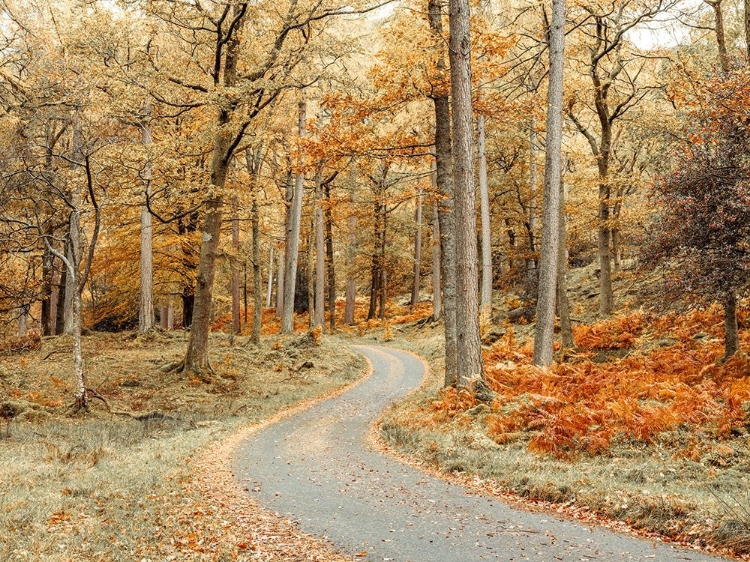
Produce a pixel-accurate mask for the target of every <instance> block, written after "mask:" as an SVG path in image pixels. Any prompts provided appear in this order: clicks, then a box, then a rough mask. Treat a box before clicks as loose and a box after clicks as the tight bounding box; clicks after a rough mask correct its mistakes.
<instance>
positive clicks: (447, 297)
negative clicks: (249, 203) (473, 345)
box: [427, 0, 458, 386]
mask: <svg viewBox="0 0 750 562" xmlns="http://www.w3.org/2000/svg"><path fill="white" fill-rule="evenodd" d="M427 8H428V16H429V21H430V29H431V31H432V33H433V34H434V35H435V36H436V40H437V44H438V45H439V48H441V49H442V45H443V41H444V38H443V20H442V11H441V0H428V5H427ZM437 67H438V71H439V72H440V73H441V74H447V72H446V65H445V59H444V57H443V56H442V55H441V56H440V57H438V63H437ZM447 90H448V88H447V87H446V89H445V90H444V91H443V90H437V91H436V93H435V94H433V96H432V102H433V106H434V110H435V182H436V184H437V187H438V191H439V193H440V198H441V200H440V202H439V203H438V222H439V226H440V246H441V252H440V253H441V260H440V273H441V277H442V282H443V315H444V318H445V323H444V331H445V379H444V384H445V386H455V385H456V384H458V374H457V373H458V367H457V362H458V354H457V347H458V346H457V335H456V225H455V213H454V197H453V181H452V174H453V172H452V160H453V157H452V147H451V144H452V143H451V111H450V102H449V99H448V91H447Z"/></svg>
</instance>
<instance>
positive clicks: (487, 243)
mask: <svg viewBox="0 0 750 562" xmlns="http://www.w3.org/2000/svg"><path fill="white" fill-rule="evenodd" d="M477 129H478V132H479V142H478V146H477V150H478V152H479V211H480V215H481V217H482V293H481V301H480V310H481V315H482V316H483V317H484V318H485V320H490V319H492V280H493V279H492V277H493V276H492V228H491V226H490V192H489V187H488V185H487V142H486V139H485V127H484V115H480V116H479V117H478V118H477Z"/></svg>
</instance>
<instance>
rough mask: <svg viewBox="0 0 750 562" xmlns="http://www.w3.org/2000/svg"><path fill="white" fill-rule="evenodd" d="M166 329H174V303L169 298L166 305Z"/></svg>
mask: <svg viewBox="0 0 750 562" xmlns="http://www.w3.org/2000/svg"><path fill="white" fill-rule="evenodd" d="M167 330H174V304H172V301H171V300H170V302H169V307H167Z"/></svg>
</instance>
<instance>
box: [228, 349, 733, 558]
mask: <svg viewBox="0 0 750 562" xmlns="http://www.w3.org/2000/svg"><path fill="white" fill-rule="evenodd" d="M357 349H358V350H359V351H360V352H361V353H363V354H364V355H366V356H367V357H368V358H369V359H370V360H371V361H372V364H373V367H374V373H373V375H372V376H371V377H370V378H369V379H367V380H366V381H364V382H363V383H362V384H360V385H358V386H356V387H355V388H353V389H352V390H350V391H348V392H347V393H346V394H344V395H342V396H340V397H338V398H333V399H330V400H327V401H325V402H322V403H320V404H318V405H316V406H314V407H312V408H310V409H309V410H307V411H305V412H303V413H301V414H298V415H295V416H293V417H290V418H287V419H285V420H282V421H281V422H279V423H276V424H274V425H271V426H269V427H268V428H266V429H265V430H263V431H262V432H259V433H256V434H255V435H253V436H252V437H251V438H250V439H248V440H247V441H245V442H244V443H243V444H242V446H241V447H240V449H239V450H238V452H237V456H236V459H235V464H236V467H235V473H236V474H237V476H238V477H239V478H240V479H242V480H243V481H245V482H244V483H245V485H246V486H247V487H248V488H249V489H250V490H252V491H251V492H249V493H250V494H252V495H253V496H254V497H255V498H257V499H258V500H259V501H260V503H261V504H262V505H264V506H266V507H268V508H269V509H271V510H273V511H276V512H278V513H280V514H282V515H284V516H285V517H288V518H290V519H292V520H295V521H298V522H299V524H300V528H301V529H302V530H303V531H305V532H308V533H312V534H314V535H318V536H324V537H326V538H328V539H329V540H330V541H332V542H333V544H334V546H335V547H336V548H337V549H338V550H339V551H340V552H342V553H346V554H351V555H361V557H360V558H359V559H361V560H373V561H375V560H393V561H399V562H407V561H410V562H443V561H444V562H470V561H487V560H493V561H507V562H510V561H521V560H527V561H529V560H531V561H535V562H554V561H558V560H564V561H591V562H594V561H596V562H621V561H630V560H643V561H654V560H656V561H659V562H671V561H685V560H690V561H693V562H707V561H711V560H713V561H717V560H721V559H720V558H715V557H711V556H707V555H703V554H696V553H693V552H691V551H686V550H681V549H677V548H673V547H670V546H667V545H664V544H660V543H652V542H650V541H643V540H639V539H636V538H633V537H629V536H625V535H618V534H615V533H612V532H609V531H607V530H604V529H599V528H592V527H587V526H584V525H581V524H577V523H573V522H569V521H560V520H558V519H556V518H555V517H554V516H552V515H540V514H536V513H528V512H525V511H520V510H518V509H514V508H512V507H510V506H508V505H506V504H504V503H502V502H500V501H498V500H497V499H495V498H491V497H482V496H474V495H469V494H468V493H467V491H466V490H465V489H464V488H462V487H460V486H455V485H451V484H448V483H446V482H443V481H442V480H439V479H436V478H432V477H430V476H428V475H426V474H424V473H422V472H421V471H419V470H418V469H415V468H412V467H410V466H406V465H403V464H401V463H400V462H398V461H397V460H394V459H392V458H390V457H387V456H384V455H382V454H380V453H378V452H376V451H372V450H370V449H369V448H368V446H367V444H366V443H365V437H364V436H365V434H366V433H367V432H368V431H369V430H370V428H371V426H372V423H373V422H374V421H375V420H376V419H377V418H378V416H379V415H380V414H381V412H382V411H383V410H384V409H385V408H386V407H387V406H388V405H389V404H391V403H392V402H393V401H394V400H397V399H398V398H401V397H403V396H404V395H406V394H407V393H408V392H409V391H410V390H411V389H413V388H415V387H416V386H417V385H418V384H419V383H420V382H421V380H422V377H423V367H422V364H421V363H420V362H419V361H418V360H416V359H415V358H414V357H412V356H410V355H408V354H406V353H402V352H400V351H396V350H393V349H389V348H382V347H359V348H357ZM363 553H366V554H363Z"/></svg>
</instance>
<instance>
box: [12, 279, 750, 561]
mask: <svg viewBox="0 0 750 562" xmlns="http://www.w3.org/2000/svg"><path fill="white" fill-rule="evenodd" d="M571 274H572V275H571V276H572V283H571V287H572V289H571V300H572V301H573V303H574V304H573V316H574V319H575V320H576V332H575V336H576V343H577V345H578V349H577V350H576V352H575V353H571V354H569V356H568V357H567V358H566V361H565V362H564V363H563V364H562V365H561V366H559V367H557V368H556V369H555V370H554V371H552V372H546V373H545V372H541V371H539V370H537V369H535V368H534V367H532V366H531V364H530V363H531V361H530V355H531V342H530V337H531V335H532V333H533V325H532V324H529V323H527V322H526V320H524V316H523V314H522V315H521V316H520V318H516V319H515V320H514V322H513V323H510V322H509V321H508V319H507V318H508V316H509V315H510V314H511V313H513V312H514V311H519V310H520V311H521V312H523V309H524V308H525V303H524V302H523V300H522V299H521V298H520V297H515V296H508V295H503V296H502V297H500V299H499V302H497V303H496V305H497V306H496V312H497V316H496V319H495V322H494V323H493V325H489V326H484V327H483V330H484V336H485V339H484V343H485V346H484V354H485V357H484V358H485V368H486V372H487V375H488V380H489V383H490V386H491V387H492V389H493V391H494V392H495V393H496V394H495V399H494V400H492V401H488V402H478V401H477V400H476V399H475V398H474V397H473V396H471V395H469V394H467V393H460V392H454V391H441V390H440V387H441V379H442V368H443V365H442V353H443V349H442V324H434V323H431V322H430V321H429V320H428V316H429V313H430V310H431V305H430V303H428V302H423V303H420V305H419V306H418V307H416V308H411V307H408V306H406V305H397V306H394V307H392V308H391V318H390V320H388V321H382V320H371V321H369V322H367V321H364V319H361V318H358V320H360V322H358V326H357V327H356V328H353V329H349V330H342V331H341V333H340V335H339V336H334V337H331V336H324V337H323V338H322V340H321V341H320V342H319V344H318V343H316V341H315V338H311V337H310V336H309V335H305V336H299V337H296V338H290V339H286V340H281V339H279V338H277V337H276V336H273V335H271V334H272V333H273V332H274V330H275V329H277V328H278V327H277V326H274V325H272V324H273V323H269V324H268V325H267V327H266V330H264V334H267V335H266V336H265V337H264V340H263V342H264V343H263V345H262V346H261V347H260V348H256V347H253V346H252V345H249V344H248V343H247V339H246V338H244V337H239V338H236V339H235V340H234V341H233V340H232V339H230V338H229V336H227V335H226V334H215V335H214V336H212V364H213V366H214V369H215V370H216V371H217V374H218V376H217V377H216V379H215V380H214V381H213V383H211V384H206V383H204V382H202V381H200V380H198V379H191V378H185V377H181V376H177V375H174V374H166V373H164V372H162V371H161V370H160V367H161V366H163V365H166V364H169V363H172V362H174V361H176V360H178V359H180V357H181V356H182V354H183V352H184V349H185V345H186V337H187V335H186V333H184V332H182V331H175V332H159V331H155V332H152V333H149V334H146V335H144V336H138V335H136V334H134V333H121V334H98V333H91V334H88V335H87V336H86V337H84V356H85V359H86V361H87V371H88V373H89V386H90V387H92V388H94V389H96V390H97V392H99V393H100V394H101V395H102V396H104V397H106V398H107V400H108V402H109V404H110V406H111V408H112V410H116V411H117V412H119V413H112V412H109V411H107V410H106V408H105V407H104V404H103V403H102V402H101V401H99V400H93V403H92V411H91V412H89V413H88V414H86V415H73V414H72V413H71V412H70V410H69V409H68V408H67V405H68V404H69V403H70V402H72V396H71V394H70V388H71V386H72V385H71V384H70V382H71V381H70V373H71V372H72V362H71V360H70V356H69V354H70V347H71V341H70V340H69V339H68V338H65V337H59V338H49V339H47V338H45V339H43V340H42V341H41V342H38V341H35V340H34V339H33V338H30V339H28V340H11V341H10V344H8V345H5V346H4V347H3V346H0V347H2V349H1V350H0V403H1V404H10V405H12V406H13V407H14V408H15V409H16V410H17V413H18V415H17V416H16V417H15V419H14V420H13V421H12V422H11V423H10V425H9V427H8V428H7V429H8V432H9V436H6V427H5V424H4V423H2V422H3V420H2V419H0V487H2V489H3V491H4V493H3V494H0V559H3V560H39V559H44V560H53V561H55V560H60V561H62V560H131V559H132V560H170V559H173V560H202V559H211V560H315V559H318V560H343V559H344V558H343V557H341V556H340V555H338V554H336V553H335V552H333V551H332V550H331V549H330V546H329V545H327V544H325V543H323V542H320V541H317V540H315V539H312V538H310V537H308V536H305V535H303V534H301V533H300V532H299V531H298V530H297V529H296V528H295V526H294V525H292V524H291V523H289V522H288V521H285V520H284V519H280V518H278V517H276V516H274V515H273V514H270V513H268V512H266V511H264V510H262V509H260V508H259V507H258V506H257V504H255V503H254V502H253V500H251V499H250V498H249V497H248V496H247V494H246V493H244V491H243V490H242V489H241V488H239V487H238V486H237V485H236V480H235V478H234V475H233V474H232V472H231V469H230V466H229V465H230V463H229V460H231V457H232V454H233V453H232V451H233V450H234V449H235V448H236V447H237V446H238V444H239V443H240V441H241V440H242V439H244V438H245V437H246V436H247V435H249V432H252V431H253V430H254V429H256V428H258V427H260V426H262V425H264V424H267V423H271V422H272V421H273V420H274V419H277V417H278V416H281V415H284V412H289V411H290V410H293V409H294V407H293V405H295V404H303V403H306V402H309V401H310V400H313V399H316V398H317V397H321V396H326V395H330V394H332V393H335V392H337V391H338V390H337V389H341V388H342V387H344V386H346V385H348V384H352V383H353V382H354V381H355V379H357V377H358V376H361V375H362V374H363V373H364V369H365V367H364V363H363V361H362V360H361V358H359V357H358V356H357V355H355V354H354V353H353V352H351V351H349V350H348V344H349V343H350V342H352V341H362V340H364V341H375V342H377V343H385V344H386V345H393V346H395V347H401V348H406V349H408V350H411V351H414V352H417V353H419V354H420V355H422V356H423V357H425V358H426V359H427V361H428V362H429V364H430V366H431V375H430V377H429V378H428V379H427V381H426V383H425V384H424V385H423V386H422V388H421V389H420V390H419V391H418V392H416V393H415V394H413V395H412V396H411V397H410V398H409V399H408V400H407V401H405V402H403V403H401V404H399V405H397V406H396V407H394V408H393V409H392V410H391V411H390V412H389V413H388V414H387V415H386V416H385V417H384V418H383V420H382V424H381V426H380V428H381V430H380V435H381V437H382V439H383V442H384V443H385V446H387V447H388V448H389V449H390V450H391V452H393V453H395V454H399V455H403V456H404V458H405V460H407V461H408V462H412V463H416V464H418V465H420V466H421V467H422V468H423V469H426V470H430V471H434V472H435V473H439V474H441V476H442V477H444V478H448V479H454V480H456V481H459V482H462V483H464V484H468V485H470V486H474V487H476V488H478V489H479V490H481V491H483V492H488V493H492V494H496V495H498V496H500V497H502V498H504V499H506V500H508V501H511V502H517V503H520V504H522V505H525V506H526V507H528V508H531V509H539V510H546V511H549V512H553V513H559V514H564V515H566V516H567V517H570V518H573V519H579V520H582V521H588V522H593V523H597V524H601V525H605V526H607V527H610V528H615V529H617V530H619V531H622V532H626V533H638V534H643V535H647V536H653V537H662V538H666V539H670V540H676V541H678V542H681V543H682V544H685V545H687V546H690V547H694V548H705V549H708V550H714V551H722V552H728V551H729V550H731V549H733V550H734V552H735V553H736V554H738V555H740V556H744V557H745V559H749V560H750V557H749V556H748V554H747V553H750V496H748V489H750V485H749V482H748V474H749V473H750V451H749V450H748V446H749V445H750V377H748V376H747V375H748V373H750V358H748V356H747V354H746V351H745V355H741V356H738V357H735V358H734V359H732V360H731V361H729V362H727V363H724V364H719V363H718V359H719V358H720V357H721V352H722V344H723V341H722V337H721V332H722V322H721V314H720V310H718V309H708V310H692V311H684V312H682V313H670V314H663V315H658V314H656V313H653V312H650V311H644V310H643V309H642V308H641V305H640V303H639V300H638V286H637V285H638V284H637V283H636V282H635V278H634V276H633V275H632V274H631V273H629V272H625V273H624V274H622V275H620V276H619V277H618V280H617V287H618V290H617V298H618V303H623V304H624V305H625V306H624V308H623V310H621V311H620V312H619V313H618V315H617V316H615V317H614V318H613V319H612V320H610V321H608V322H598V323H597V321H596V314H595V308H596V303H597V300H598V299H597V298H596V297H597V293H596V289H595V288H592V287H594V286H595V279H594V276H593V269H592V268H582V269H581V270H573V271H572V272H571ZM361 312H362V311H360V313H361ZM303 324H304V322H302V323H301V324H300V326H299V328H300V329H303V328H304V325H303ZM217 328H221V326H217ZM740 328H741V335H740V339H741V348H742V349H743V350H747V349H748V348H750V310H749V309H748V307H747V305H745V306H744V307H742V308H741V312H740ZM1 410H2V408H0V416H1V415H2V411H1ZM743 553H744V554H743Z"/></svg>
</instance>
